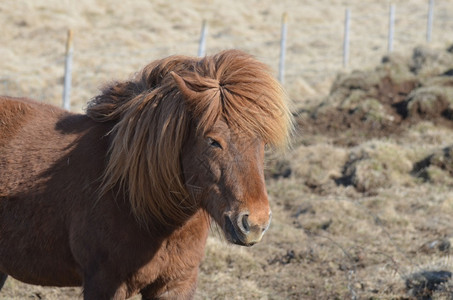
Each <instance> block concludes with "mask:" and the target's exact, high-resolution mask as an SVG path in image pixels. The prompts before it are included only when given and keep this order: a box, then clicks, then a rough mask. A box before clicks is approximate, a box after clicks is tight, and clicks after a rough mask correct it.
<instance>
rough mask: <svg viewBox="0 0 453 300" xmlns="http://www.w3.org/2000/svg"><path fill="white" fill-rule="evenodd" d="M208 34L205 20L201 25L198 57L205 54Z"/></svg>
mask: <svg viewBox="0 0 453 300" xmlns="http://www.w3.org/2000/svg"><path fill="white" fill-rule="evenodd" d="M207 34H208V25H207V23H206V20H203V23H202V25H201V35H200V43H199V45H198V57H202V56H205V54H206V35H207Z"/></svg>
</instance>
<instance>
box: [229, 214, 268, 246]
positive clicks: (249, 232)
mask: <svg viewBox="0 0 453 300" xmlns="http://www.w3.org/2000/svg"><path fill="white" fill-rule="evenodd" d="M271 218H272V214H271V213H269V220H268V221H267V222H266V223H265V224H263V225H258V224H253V223H251V222H250V220H249V214H248V212H243V213H240V214H238V215H236V216H234V217H231V216H229V215H228V214H225V226H224V231H225V236H226V238H227V239H228V240H229V241H230V242H232V243H234V244H237V245H241V246H253V245H255V244H256V243H258V242H259V241H261V239H262V237H263V235H264V233H265V232H266V230H267V229H268V228H269V224H270V222H271Z"/></svg>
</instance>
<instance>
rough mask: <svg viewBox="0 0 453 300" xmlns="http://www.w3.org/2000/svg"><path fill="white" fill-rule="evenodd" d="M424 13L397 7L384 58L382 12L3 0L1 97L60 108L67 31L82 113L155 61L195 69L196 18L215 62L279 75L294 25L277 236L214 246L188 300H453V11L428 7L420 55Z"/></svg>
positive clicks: (6, 293)
mask: <svg viewBox="0 0 453 300" xmlns="http://www.w3.org/2000/svg"><path fill="white" fill-rule="evenodd" d="M427 2H428V1H421V0H395V1H393V2H392V3H395V4H396V13H397V15H396V24H395V25H396V29H395V44H394V49H395V53H394V54H392V55H389V56H386V48H387V42H386V36H387V12H388V5H389V2H388V1H378V0H373V1H368V0H367V1H359V0H349V1H347V0H345V1H339V0H334V1H327V0H319V1H308V0H282V1H271V0H261V1H259V0H248V1H239V0H233V1H219V0H190V1H181V2H178V1H164V0H153V1H139V0H129V1H118V0H112V1H108V0H97V1H91V0H79V1H70V0H65V1H56V0H48V1H46V0H34V1H33V0H17V1H13V0H3V1H1V2H0V26H1V28H2V34H1V35H0V57H1V59H0V94H7V95H11V96H27V97H31V98H35V99H37V100H39V101H45V102H48V103H53V104H55V105H61V104H60V103H61V94H62V81H63V66H64V49H65V39H66V31H67V29H68V28H72V29H73V30H74V50H75V52H74V68H73V85H72V94H71V98H72V107H73V110H74V111H76V112H82V111H83V108H84V106H85V104H86V102H87V101H88V100H89V99H90V98H91V97H93V96H94V95H96V94H97V93H98V92H99V88H100V87H102V86H103V85H104V84H105V83H107V82H109V81H111V80H121V79H126V78H128V76H130V75H131V74H133V73H134V72H136V71H138V70H139V69H140V68H142V67H143V66H144V65H145V64H147V63H148V62H150V61H152V60H154V59H157V58H161V57H164V56H168V55H172V54H186V55H195V54H196V53H197V48H198V39H199V34H200V29H201V23H202V20H203V19H206V20H207V22H208V24H209V29H208V30H209V34H208V39H207V53H208V54H212V53H215V52H217V51H218V50H222V49H228V48H240V49H243V50H245V51H247V52H249V53H251V54H253V55H255V56H256V57H258V58H259V59H260V60H262V61H264V62H266V63H268V64H269V65H270V66H271V67H272V68H273V70H275V72H276V73H277V71H276V70H277V66H278V56H279V51H280V50H279V37H280V21H281V15H282V13H283V12H288V17H289V28H288V45H287V46H288V47H287V56H286V58H287V60H286V62H287V68H286V74H287V76H286V81H285V88H286V89H287V91H288V94H289V95H290V98H291V99H292V101H293V111H294V116H295V120H296V122H297V133H296V136H295V138H294V142H293V146H292V149H291V150H290V151H288V153H285V154H284V155H282V154H278V155H276V154H269V155H268V162H267V169H266V177H267V184H268V192H269V195H270V198H271V205H272V210H273V221H272V224H271V228H270V230H269V231H268V233H267V234H266V236H265V237H264V239H263V241H262V242H261V243H260V244H257V245H255V246H253V247H251V248H242V247H239V246H233V245H229V244H227V243H226V242H225V241H224V240H223V239H222V237H221V236H220V235H219V234H218V233H216V232H213V233H212V234H211V235H210V237H209V239H208V244H207V250H206V256H205V260H204V261H203V263H202V265H201V266H200V276H199V284H198V290H197V293H196V297H195V298H196V299H452V298H453V282H452V278H451V277H452V273H453V261H451V259H450V255H451V254H452V252H453V245H452V243H453V47H452V45H453V37H452V35H451V32H453V1H452V0H443V1H442V0H439V1H436V6H435V21H434V29H433V40H432V42H431V43H430V44H429V45H428V44H426V42H425V27H426V15H427ZM346 7H350V9H351V14H352V22H351V56H350V59H351V60H350V65H349V67H348V68H346V69H344V68H342V57H341V49H342V37H343V21H344V10H345V8H346ZM384 56H385V58H384V59H383V57H384ZM0 246H1V245H0ZM0 299H49V300H51V299H81V290H80V289H79V288H63V289H62V288H52V287H35V286H31V285H26V284H22V283H20V282H18V281H15V280H13V279H11V278H9V279H8V281H7V282H6V285H5V287H4V288H3V290H2V291H1V292H0Z"/></svg>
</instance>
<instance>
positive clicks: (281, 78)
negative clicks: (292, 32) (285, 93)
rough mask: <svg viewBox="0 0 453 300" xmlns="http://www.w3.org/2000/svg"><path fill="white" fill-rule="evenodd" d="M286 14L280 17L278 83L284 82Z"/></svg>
mask: <svg viewBox="0 0 453 300" xmlns="http://www.w3.org/2000/svg"><path fill="white" fill-rule="evenodd" d="M287 24H288V14H287V13H286V12H285V13H283V15H282V32H281V39H280V62H279V64H278V80H279V81H280V83H282V84H283V83H284V82H285V55H286V33H287V31H288V30H287V27H288V25H287Z"/></svg>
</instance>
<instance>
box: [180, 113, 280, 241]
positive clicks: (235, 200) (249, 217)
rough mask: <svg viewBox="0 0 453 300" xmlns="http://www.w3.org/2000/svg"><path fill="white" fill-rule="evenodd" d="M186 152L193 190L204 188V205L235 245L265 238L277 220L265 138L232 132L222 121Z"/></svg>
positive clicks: (188, 180) (185, 164) (186, 168)
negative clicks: (266, 176)
mask: <svg viewBox="0 0 453 300" xmlns="http://www.w3.org/2000/svg"><path fill="white" fill-rule="evenodd" d="M187 150H188V151H186V152H185V153H184V154H183V161H182V164H183V171H184V174H185V176H186V178H185V179H186V184H187V186H188V188H189V190H191V192H194V193H197V189H198V188H200V187H201V188H202V189H203V191H202V190H200V192H201V193H202V194H201V195H199V196H200V199H201V201H202V203H201V206H202V207H203V208H204V209H205V210H206V211H207V212H208V213H209V214H210V215H211V216H212V218H213V219H214V220H215V221H216V222H217V224H218V225H219V226H220V227H221V228H222V230H223V232H224V233H225V236H226V238H227V239H228V240H229V241H230V242H233V243H235V244H238V245H246V246H251V245H253V244H255V243H257V242H259V241H260V240H261V238H262V236H263V234H264V232H265V231H266V230H267V228H268V227H269V224H270V221H271V210H270V207H269V201H268V196H267V192H266V187H265V183H264V173H263V160H264V142H263V140H262V139H260V138H258V137H256V138H250V137H249V136H247V135H244V134H243V133H242V134H241V133H240V132H236V131H235V130H231V128H230V127H229V126H228V124H227V122H225V121H224V120H221V119H219V120H217V121H216V122H215V123H214V125H213V126H212V128H211V129H210V130H209V131H207V132H206V133H205V134H202V135H198V136H196V138H195V139H193V140H192V141H191V142H190V143H189V147H188V149H187Z"/></svg>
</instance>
